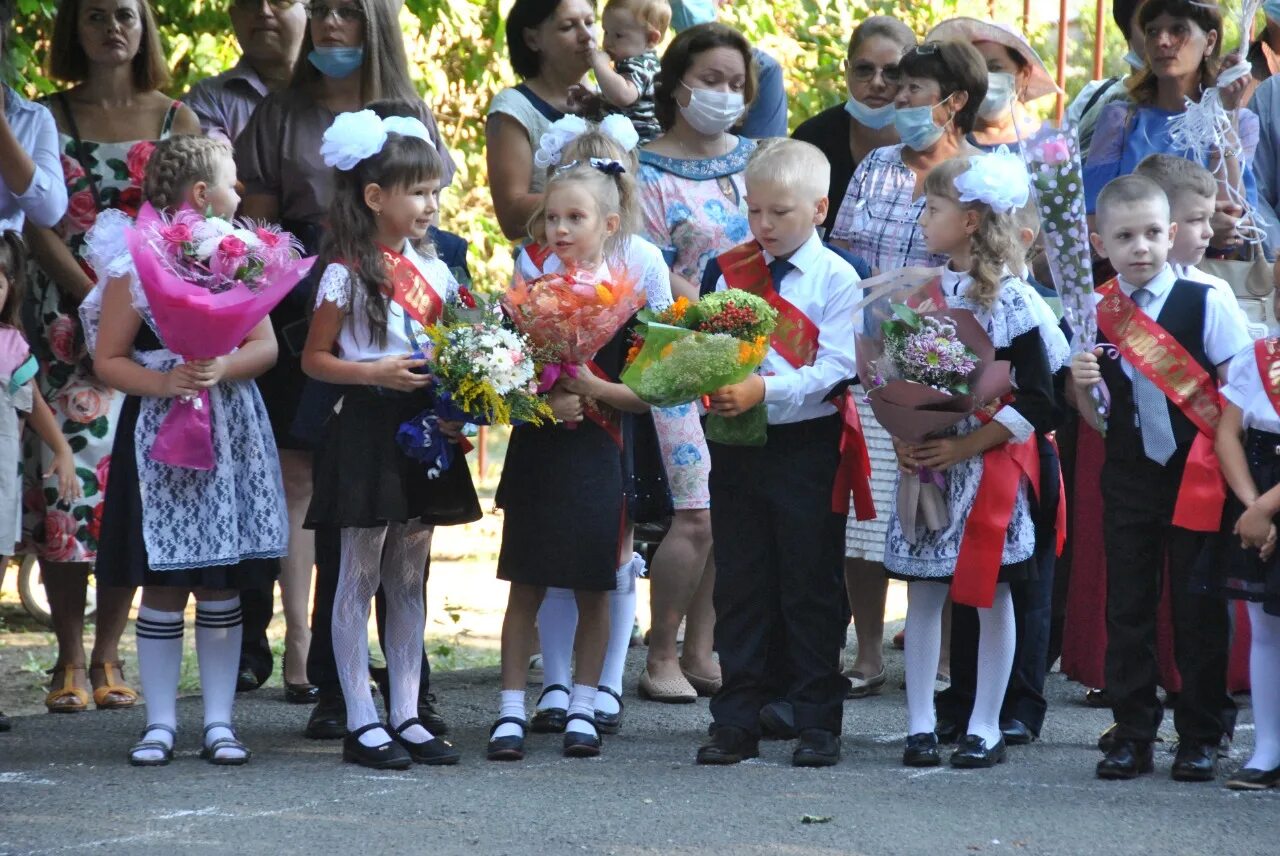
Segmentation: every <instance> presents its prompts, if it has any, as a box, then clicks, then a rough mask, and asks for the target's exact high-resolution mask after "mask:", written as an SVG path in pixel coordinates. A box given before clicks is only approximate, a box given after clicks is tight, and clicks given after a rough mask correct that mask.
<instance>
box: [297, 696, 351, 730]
mask: <svg viewBox="0 0 1280 856" xmlns="http://www.w3.org/2000/svg"><path fill="white" fill-rule="evenodd" d="M302 733H303V734H304V735H305V736H307V737H309V738H311V739H312V740H340V739H342V738H343V737H346V736H347V703H346V701H345V700H344V699H343V698H342V694H341V693H332V692H330V693H325V692H321V693H320V699H319V701H317V702H316V706H315V707H314V708H312V710H311V717H310V718H309V719H308V720H307V728H306V730H305V731H303V732H302Z"/></svg>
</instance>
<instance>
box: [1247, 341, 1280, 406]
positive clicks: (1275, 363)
mask: <svg viewBox="0 0 1280 856" xmlns="http://www.w3.org/2000/svg"><path fill="white" fill-rule="evenodd" d="M1253 358H1254V359H1255V360H1257V362H1258V377H1260V378H1261V379H1262V388H1263V389H1264V390H1265V391H1266V393H1267V400H1268V401H1270V402H1271V407H1272V408H1273V409H1274V410H1275V412H1276V415H1278V416H1280V338H1274V337H1270V338H1266V339H1259V340H1258V341H1256V342H1254V343H1253Z"/></svg>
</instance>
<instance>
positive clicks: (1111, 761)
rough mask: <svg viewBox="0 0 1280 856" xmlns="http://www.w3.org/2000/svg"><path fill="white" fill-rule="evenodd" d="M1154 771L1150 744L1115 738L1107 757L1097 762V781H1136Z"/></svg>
mask: <svg viewBox="0 0 1280 856" xmlns="http://www.w3.org/2000/svg"><path fill="white" fill-rule="evenodd" d="M1154 769H1155V762H1154V760H1153V759H1152V756H1151V744H1150V743H1148V742H1141V743H1139V742H1138V741H1136V740H1125V739H1124V738H1120V737H1117V738H1116V739H1115V740H1114V742H1113V743H1112V746H1111V751H1109V752H1108V753H1107V757H1105V758H1103V759H1102V760H1101V761H1099V762H1098V768H1097V773H1098V778H1099V779H1113V780H1114V779H1136V778H1137V777H1138V776H1140V775H1142V774H1143V773H1150V772H1151V771H1152V770H1154Z"/></svg>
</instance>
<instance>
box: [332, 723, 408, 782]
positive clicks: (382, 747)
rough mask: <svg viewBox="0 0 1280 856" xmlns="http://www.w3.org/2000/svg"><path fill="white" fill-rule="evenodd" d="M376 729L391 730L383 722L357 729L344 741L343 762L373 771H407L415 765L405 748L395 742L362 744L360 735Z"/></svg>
mask: <svg viewBox="0 0 1280 856" xmlns="http://www.w3.org/2000/svg"><path fill="white" fill-rule="evenodd" d="M375 728H383V729H386V730H387V731H390V729H389V728H388V727H387V726H385V725H383V724H382V723H381V722H371V723H369V724H368V725H366V726H364V727H363V728H357V729H356V730H355V731H352V732H351V733H350V734H348V735H347V736H346V737H344V738H343V739H342V760H343V761H345V762H347V763H348V764H359V765H360V766H362V767H369V768H370V769H373V770H407V769H409V767H410V766H411V765H412V764H413V758H411V757H410V756H409V753H408V752H407V751H406V750H405V748H404V747H403V746H401V745H400V744H399V743H397V742H396V741H395V740H392V739H389V740H387V742H386V743H379V744H378V745H377V746H366V745H364V744H363V743H361V742H360V735H361V734H364V733H365V732H368V731H372V730H374V729H375Z"/></svg>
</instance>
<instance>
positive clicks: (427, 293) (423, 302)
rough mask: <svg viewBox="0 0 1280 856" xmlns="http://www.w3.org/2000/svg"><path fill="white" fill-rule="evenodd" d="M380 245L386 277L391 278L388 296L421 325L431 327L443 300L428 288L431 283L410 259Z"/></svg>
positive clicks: (441, 312) (440, 310)
mask: <svg viewBox="0 0 1280 856" xmlns="http://www.w3.org/2000/svg"><path fill="white" fill-rule="evenodd" d="M379 248H380V249H381V250H382V261H383V264H384V265H386V269H387V279H388V280H389V281H390V289H389V290H390V294H389V295H388V296H389V297H390V298H391V299H392V300H394V301H395V302H396V303H397V304H399V306H400V308H401V309H403V310H404V311H405V312H406V313H408V315H409V317H410V318H412V319H413V320H414V321H417V322H418V323H419V324H421V325H422V326H423V327H430V326H431V325H432V324H434V323H436V322H437V321H439V320H440V316H441V314H443V313H444V301H443V300H441V299H440V295H439V294H437V293H436V290H435V289H434V288H432V287H431V283H429V282H427V280H426V278H425V277H423V275H422V273H421V272H420V271H419V270H418V268H417V267H416V266H415V265H414V264H413V262H411V261H409V260H408V259H406V258H405V257H404V256H402V255H400V254H399V253H397V252H396V251H395V250H389V249H387V248H386V247H382V246H379Z"/></svg>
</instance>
